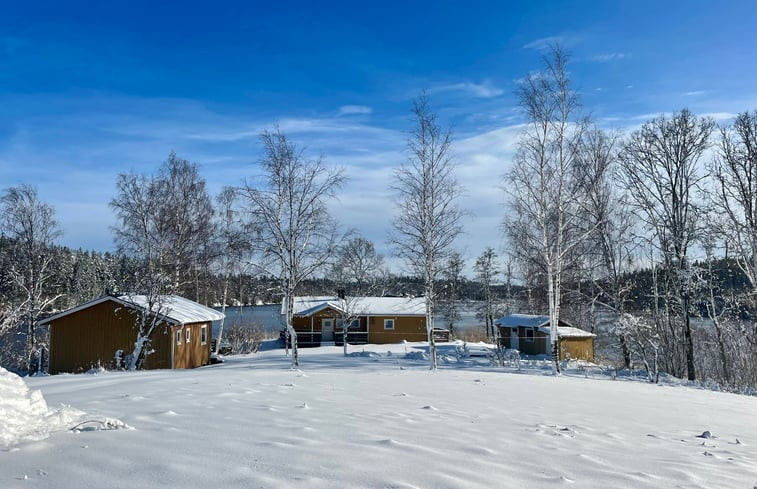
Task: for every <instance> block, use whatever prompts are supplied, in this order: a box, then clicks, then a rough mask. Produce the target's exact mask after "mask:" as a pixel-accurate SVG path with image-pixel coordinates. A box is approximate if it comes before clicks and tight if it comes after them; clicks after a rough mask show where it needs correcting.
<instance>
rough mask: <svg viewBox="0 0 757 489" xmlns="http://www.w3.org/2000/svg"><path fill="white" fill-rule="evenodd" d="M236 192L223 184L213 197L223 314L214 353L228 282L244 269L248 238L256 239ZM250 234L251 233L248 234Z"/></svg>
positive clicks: (224, 313)
mask: <svg viewBox="0 0 757 489" xmlns="http://www.w3.org/2000/svg"><path fill="white" fill-rule="evenodd" d="M236 201H237V193H236V191H235V190H234V189H233V188H231V187H226V188H224V189H223V190H222V191H221V193H220V194H218V196H217V197H216V212H215V215H216V219H217V227H216V229H217V237H216V242H217V246H218V250H219V253H218V256H217V261H218V265H219V272H220V273H221V276H222V284H223V285H222V292H221V313H222V314H223V315H224V317H223V318H222V319H221V323H220V325H219V327H218V335H217V336H216V348H215V352H214V353H215V354H216V355H218V352H219V351H220V348H221V342H222V340H223V329H224V325H225V323H226V304H227V302H228V298H229V286H230V285H231V279H232V277H233V276H234V275H235V273H240V272H241V270H242V269H243V267H244V266H245V265H244V260H245V258H246V257H247V256H248V255H249V254H250V253H251V251H252V243H251V240H254V239H255V236H254V230H252V229H249V228H248V227H246V226H245V225H244V224H243V223H242V217H241V215H240V212H239V209H237V205H236V204H237V202H236ZM250 234H251V235H252V236H250Z"/></svg>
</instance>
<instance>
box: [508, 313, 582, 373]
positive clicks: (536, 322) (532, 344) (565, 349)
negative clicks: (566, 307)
mask: <svg viewBox="0 0 757 489" xmlns="http://www.w3.org/2000/svg"><path fill="white" fill-rule="evenodd" d="M494 324H495V325H496V326H497V328H498V329H499V335H500V341H501V342H502V344H503V345H504V346H505V348H512V349H515V350H518V351H520V352H521V353H525V354H526V355H548V354H549V353H550V351H549V349H550V343H551V342H550V341H549V338H550V336H549V335H550V327H549V316H534V315H531V314H508V315H507V316H504V317H501V318H499V319H497V320H496V321H494ZM557 336H558V338H559V339H558V345H559V357H560V360H565V359H567V358H570V359H577V360H586V361H588V362H593V361H594V338H595V337H596V335H595V334H593V333H590V332H588V331H584V330H583V329H580V328H576V327H574V326H572V325H570V324H569V323H567V322H566V321H563V320H562V319H561V320H560V323H559V324H558V326H557Z"/></svg>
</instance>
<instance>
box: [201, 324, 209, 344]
mask: <svg viewBox="0 0 757 489" xmlns="http://www.w3.org/2000/svg"><path fill="white" fill-rule="evenodd" d="M200 343H202V344H203V345H205V344H207V343H208V327H207V326H203V327H202V328H200Z"/></svg>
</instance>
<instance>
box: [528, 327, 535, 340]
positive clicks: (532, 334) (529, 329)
mask: <svg viewBox="0 0 757 489" xmlns="http://www.w3.org/2000/svg"><path fill="white" fill-rule="evenodd" d="M529 333H531V335H530V336H529ZM535 340H536V332H535V331H534V328H526V343H533V342H534V341H535Z"/></svg>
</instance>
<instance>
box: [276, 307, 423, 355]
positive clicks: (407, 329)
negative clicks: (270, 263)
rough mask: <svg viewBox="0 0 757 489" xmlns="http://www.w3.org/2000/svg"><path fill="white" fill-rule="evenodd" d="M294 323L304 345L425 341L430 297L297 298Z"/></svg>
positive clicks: (299, 342)
mask: <svg viewBox="0 0 757 489" xmlns="http://www.w3.org/2000/svg"><path fill="white" fill-rule="evenodd" d="M281 312H282V314H283V313H284V309H283V305H282V311H281ZM292 312H293V318H292V323H293V324H292V326H293V327H294V329H295V331H296V332H297V343H298V344H299V345H300V346H320V345H321V344H322V343H332V342H333V343H334V344H337V345H341V344H343V341H344V330H345V327H344V326H345V324H344V322H345V318H346V319H347V321H348V322H349V324H347V325H346V326H347V335H348V336H347V342H348V343H352V344H359V343H379V344H380V343H400V342H401V341H403V340H405V341H425V340H427V339H428V332H427V331H426V299H424V298H423V297H350V298H347V299H340V298H338V297H332V296H306V297H295V298H294V305H293V310H292Z"/></svg>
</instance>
